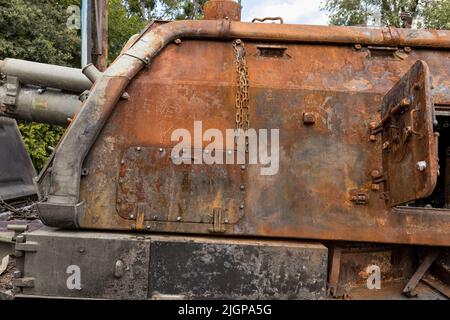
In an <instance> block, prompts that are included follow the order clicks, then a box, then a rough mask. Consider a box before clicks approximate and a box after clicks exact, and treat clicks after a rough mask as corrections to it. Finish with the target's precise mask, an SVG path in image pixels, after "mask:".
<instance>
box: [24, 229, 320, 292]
mask: <svg viewBox="0 0 450 320" xmlns="http://www.w3.org/2000/svg"><path fill="white" fill-rule="evenodd" d="M25 240H26V241H25V242H23V243H18V244H17V245H16V251H18V255H19V256H20V257H19V258H18V259H17V268H18V271H19V278H18V279H16V281H17V282H16V283H17V284H19V285H25V286H22V287H16V288H15V290H16V293H17V296H18V297H20V296H33V297H39V296H42V297H71V298H83V299H87V298H98V299H148V298H155V297H158V296H167V295H171V296H180V297H184V298H188V299H195V298H216V299H218V298H228V299H236V298H244V299H269V298H274V299H277V298H278V299H280V298H291V299H296V298H297V299H300V298H303V299H320V298H324V297H325V287H326V270H327V254H328V250H327V248H326V247H324V246H323V245H321V244H317V243H302V242H288V241H255V240H237V239H213V238H211V237H209V238H196V237H184V236H173V235H172V236H169V235H167V236H155V235H152V236H145V237H144V236H142V235H139V234H130V233H128V234H121V233H112V232H111V233H108V232H101V233H99V232H84V231H76V232H72V231H63V230H56V229H50V228H46V227H44V228H42V229H40V230H36V231H34V232H31V233H27V234H25ZM55 252H56V253H57V254H55ZM75 269H77V270H78V271H79V273H78V275H79V276H80V277H79V279H80V280H81V281H80V283H79V286H76V284H77V283H76V281H75V278H74V277H71V276H73V275H74V270H75ZM74 286H76V287H74ZM17 291H18V292H17Z"/></svg>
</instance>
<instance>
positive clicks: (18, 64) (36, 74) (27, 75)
mask: <svg viewBox="0 0 450 320" xmlns="http://www.w3.org/2000/svg"><path fill="white" fill-rule="evenodd" d="M0 73H3V74H5V75H7V76H14V77H17V78H18V79H19V81H20V82H21V83H23V84H30V85H35V86H41V87H49V88H56V89H61V90H66V91H71V92H76V93H82V92H83V91H85V90H89V89H90V88H91V87H92V82H91V81H90V80H89V79H88V78H87V77H86V76H85V75H84V74H83V73H82V72H81V69H75V68H69V67H62V66H55V65H51V64H44V63H38V62H31V61H25V60H19V59H5V60H3V61H1V60H0Z"/></svg>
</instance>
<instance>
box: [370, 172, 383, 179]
mask: <svg viewBox="0 0 450 320" xmlns="http://www.w3.org/2000/svg"><path fill="white" fill-rule="evenodd" d="M370 175H371V176H372V178H379V177H381V173H380V170H372V172H371V173H370Z"/></svg>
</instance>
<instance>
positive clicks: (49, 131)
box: [0, 0, 80, 170]
mask: <svg viewBox="0 0 450 320" xmlns="http://www.w3.org/2000/svg"><path fill="white" fill-rule="evenodd" d="M68 2H69V1H50V0H43V1H42V0H41V1H32V0H0V30H1V32H0V59H5V58H17V59H25V60H30V61H36V62H42V63H51V64H57V65H64V66H79V61H80V49H79V48H80V40H79V37H78V35H77V32H76V31H73V30H70V29H68V28H67V27H66V21H67V18H68V13H67V12H66V8H67V6H68ZM19 128H20V131H21V133H22V135H23V137H24V141H25V145H26V147H27V149H28V151H29V153H30V156H31V159H32V161H33V163H34V165H35V167H36V169H37V170H40V169H41V168H42V167H43V165H44V163H45V161H46V160H47V158H48V156H49V155H50V154H51V147H54V146H56V144H57V143H58V141H59V139H60V137H61V135H62V133H63V131H64V130H63V128H61V127H57V126H49V125H45V124H37V123H29V124H27V123H23V122H21V123H19Z"/></svg>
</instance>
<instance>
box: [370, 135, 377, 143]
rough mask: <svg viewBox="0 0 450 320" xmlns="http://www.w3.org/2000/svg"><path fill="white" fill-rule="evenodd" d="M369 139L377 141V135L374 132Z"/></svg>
mask: <svg viewBox="0 0 450 320" xmlns="http://www.w3.org/2000/svg"><path fill="white" fill-rule="evenodd" d="M369 140H370V141H371V142H375V141H377V136H376V135H374V134H371V135H370V137H369Z"/></svg>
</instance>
